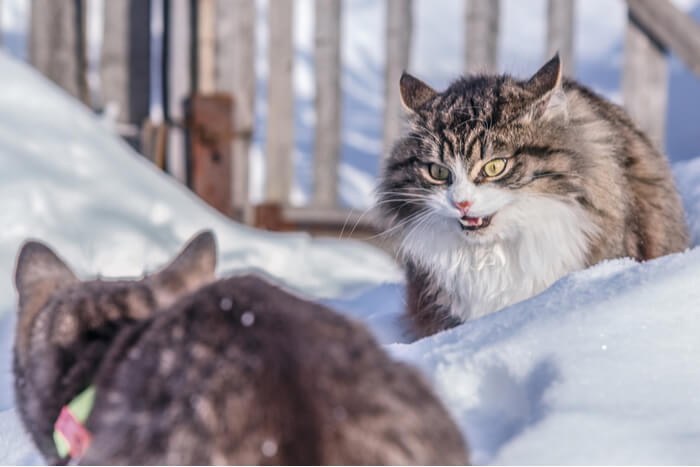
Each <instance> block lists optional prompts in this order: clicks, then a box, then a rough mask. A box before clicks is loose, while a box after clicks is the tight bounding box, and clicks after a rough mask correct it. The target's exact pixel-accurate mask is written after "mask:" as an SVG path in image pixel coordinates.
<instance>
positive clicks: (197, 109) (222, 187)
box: [187, 94, 233, 216]
mask: <svg viewBox="0 0 700 467" xmlns="http://www.w3.org/2000/svg"><path fill="white" fill-rule="evenodd" d="M231 116H232V102H231V96H229V95H228V94H206V95H204V94H195V95H194V96H192V98H191V99H190V101H189V106H188V116H187V126H188V128H189V130H190V142H191V145H192V148H191V151H190V152H191V154H192V190H193V191H194V192H195V193H197V195H199V197H200V198H202V199H203V200H204V201H206V202H207V203H208V204H210V205H211V206H213V207H215V208H216V209H218V210H219V211H220V212H222V213H223V214H225V215H227V216H229V215H231V138H233V125H232V121H231Z"/></svg>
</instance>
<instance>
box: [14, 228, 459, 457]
mask: <svg viewBox="0 0 700 467" xmlns="http://www.w3.org/2000/svg"><path fill="white" fill-rule="evenodd" d="M205 235H207V234H205ZM208 238H209V240H206V241H205V242H199V243H200V244H202V243H203V244H206V245H208V247H207V248H197V249H196V250H198V254H187V252H188V250H189V249H186V250H185V253H184V255H185V256H189V260H186V261H185V260H182V256H183V255H181V256H180V257H178V259H176V260H175V261H173V263H172V264H171V266H170V267H168V268H165V270H164V271H162V272H160V273H158V274H156V275H155V276H152V277H149V278H146V279H144V280H141V281H131V282H129V281H117V282H105V281H89V282H85V283H81V282H79V281H78V280H77V279H76V278H75V276H74V275H73V274H72V273H71V272H70V270H69V269H68V268H67V267H66V266H65V265H64V264H63V263H62V262H61V261H60V260H59V259H58V258H57V257H56V256H55V255H53V254H52V253H50V250H48V248H46V247H43V246H39V244H36V243H31V244H29V245H27V246H26V247H25V248H24V249H23V250H22V253H21V254H20V257H19V260H18V267H17V286H18V289H19V291H20V319H19V322H20V323H21V324H18V330H17V339H16V345H15V376H16V384H17V394H18V397H19V399H18V407H19V410H20V413H21V414H22V418H23V421H24V423H25V425H26V426H27V428H28V430H29V431H30V433H32V435H33V437H34V439H35V441H36V442H37V445H38V446H39V448H40V450H41V451H42V453H43V454H44V456H46V458H47V460H49V461H56V460H57V459H56V458H55V448H54V447H53V442H52V441H51V439H50V434H51V430H52V427H51V424H52V423H53V421H54V420H55V419H56V416H57V415H58V410H59V409H60V407H61V406H63V405H64V404H66V403H67V402H68V401H70V400H71V399H72V398H73V397H75V396H76V395H77V394H78V393H79V392H80V391H81V390H82V389H84V388H85V387H86V386H87V385H88V384H94V385H95V387H96V389H97V391H96V394H97V396H96V400H95V405H94V408H93V410H92V413H91V415H90V417H89V418H88V420H87V422H86V427H87V429H88V430H89V431H90V432H91V433H92V435H93V442H92V445H91V447H90V449H89V450H88V452H87V455H86V457H85V458H83V459H82V462H83V463H86V464H174V463H175V464H416V463H418V464H436V463H441V464H442V463H447V464H463V463H466V462H467V453H466V448H465V446H464V443H463V440H462V438H461V435H460V433H459V430H458V429H457V427H456V426H455V425H454V423H453V422H452V421H451V419H450V417H449V415H448V414H447V412H446V411H445V409H444V408H443V406H442V405H441V404H440V402H439V401H438V400H437V398H436V397H435V396H434V395H433V394H432V392H431V390H430V387H429V385H428V384H427V383H426V382H425V381H424V380H423V378H422V377H421V376H420V375H419V374H418V373H417V372H416V371H415V370H413V369H412V368H410V367H408V366H406V365H404V364H401V363H398V362H395V361H393V360H391V359H390V358H389V357H388V356H387V355H386V353H385V352H384V351H383V350H382V349H381V347H380V346H379V345H378V344H377V343H376V341H375V340H374V339H373V337H372V336H371V335H370V334H369V333H368V332H367V331H366V330H365V328H364V326H362V325H360V324H359V323H356V322H353V321H351V320H349V319H347V318H345V317H343V316H342V315H340V314H337V313H335V312H333V311H331V310H329V309H327V308H325V307H323V306H321V305H318V304H315V303H312V302H309V301H306V300H303V299H301V298H298V297H296V296H293V295H291V294H289V293H288V292H285V291H283V290H282V289H280V288H278V287H275V286H273V285H271V284H270V283H268V282H266V281H264V280H262V279H260V278H257V277H253V276H244V277H232V278H229V279H223V280H220V281H217V282H214V283H212V284H210V285H207V286H204V287H202V288H199V289H198V290H197V291H196V292H194V293H191V294H189V295H188V294H187V292H189V291H191V290H192V288H193V287H194V288H196V287H197V286H198V285H201V284H202V283H205V282H209V281H210V280H211V278H212V277H213V271H214V263H213V261H211V258H215V254H214V250H213V239H211V235H210V234H208ZM210 240H211V241H210ZM197 242H198V240H195V241H194V242H193V243H195V244H196V243H197ZM52 255H53V256H52ZM38 259H41V261H38ZM35 261H38V264H40V265H41V267H38V264H35V263H34V262H35ZM202 266H204V268H203V267H202ZM42 269H45V270H48V271H53V272H52V273H51V274H50V275H49V276H46V275H44V276H42V277H41V279H38V282H37V280H34V281H29V280H28V279H27V278H28V277H29V276H34V277H37V271H40V270H42ZM197 276H202V279H201V280H197V279H196V278H197ZM48 277H50V278H51V280H50V281H49V280H48ZM30 283H31V284H32V286H31V287H30V288H28V289H26V290H25V289H24V287H25V286H27V285H28V284H30ZM179 287H183V289H179ZM164 291H167V293H166V292H164ZM34 297H38V298H34ZM159 303H165V304H166V306H165V307H161V306H159ZM159 309H160V311H158V310H159ZM30 316H31V317H32V318H31V319H29V318H27V317H30Z"/></svg>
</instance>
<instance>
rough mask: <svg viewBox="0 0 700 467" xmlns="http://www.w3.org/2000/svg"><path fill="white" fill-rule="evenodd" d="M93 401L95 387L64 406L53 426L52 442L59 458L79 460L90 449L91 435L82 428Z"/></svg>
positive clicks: (90, 387)
mask: <svg viewBox="0 0 700 467" xmlns="http://www.w3.org/2000/svg"><path fill="white" fill-rule="evenodd" d="M94 401H95V386H88V387H87V389H85V390H84V391H83V392H81V393H80V394H78V395H77V396H76V397H75V399H73V400H72V401H70V403H69V404H68V405H64V406H63V408H62V409H61V413H60V414H59V416H58V419H57V420H56V423H55V424H54V432H53V440H54V443H55V444H56V450H57V451H58V455H59V456H60V457H61V458H64V457H66V456H67V455H69V454H70V457H72V458H73V459H74V460H75V459H80V458H81V457H83V456H84V455H85V452H86V451H87V450H88V447H90V441H92V435H90V432H89V431H88V430H87V429H86V428H85V426H83V423H85V421H86V420H87V419H88V417H89V416H90V412H91V411H92V406H93V404H94Z"/></svg>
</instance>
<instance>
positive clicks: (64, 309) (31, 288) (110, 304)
mask: <svg viewBox="0 0 700 467" xmlns="http://www.w3.org/2000/svg"><path fill="white" fill-rule="evenodd" d="M215 266H216V242H215V240H214V236H213V234H212V233H211V232H203V233H200V234H199V235H197V236H196V237H194V238H193V239H192V240H191V241H190V242H189V243H188V244H187V245H186V246H185V247H184V248H183V250H182V251H181V252H180V253H179V254H178V255H177V256H176V257H175V259H174V260H173V261H171V262H170V264H168V265H167V266H165V267H164V268H163V269H161V270H160V271H158V272H156V273H154V274H151V275H147V276H144V277H142V278H140V279H136V280H100V279H97V280H87V281H81V280H80V279H79V278H78V277H77V276H76V275H75V274H74V273H73V272H72V271H71V270H70V268H69V267H68V266H67V265H66V263H65V262H64V261H63V260H61V259H60V258H59V257H58V255H56V254H55V253H54V252H53V251H52V250H51V249H50V248H49V247H48V246H46V245H44V244H43V243H40V242H37V241H28V242H26V243H25V244H24V245H23V246H22V248H21V250H20V253H19V255H18V257H17V267H16V270H15V286H16V288H17V291H18V293H19V313H18V317H17V326H16V331H15V345H14V368H13V370H14V382H15V394H16V398H17V407H18V410H19V413H20V415H21V417H22V420H23V421H24V424H25V427H26V428H27V430H28V431H29V433H31V435H32V437H33V438H34V441H35V443H36V445H37V446H38V447H39V450H40V451H41V453H42V454H43V455H44V457H45V458H46V459H47V462H49V463H52V462H57V461H58V460H59V459H58V458H57V457H56V455H57V454H56V448H55V446H54V444H53V440H52V432H53V422H54V421H55V420H56V417H57V416H58V413H59V411H60V408H61V407H62V406H63V405H64V404H66V403H68V401H70V399H72V398H73V397H75V396H76V395H77V394H78V393H79V392H80V391H82V390H83V389H85V388H86V387H87V386H88V385H89V384H91V382H92V379H93V378H94V376H95V372H96V371H97V368H98V367H99V364H100V362H101V361H102V359H103V358H104V356H105V355H106V353H107V351H108V350H109V348H110V346H111V345H112V343H113V341H114V339H115V338H116V336H117V335H118V334H119V333H120V332H121V331H122V330H123V329H125V326H129V325H131V324H133V323H135V322H137V321H141V320H143V319H145V318H148V317H149V316H151V315H153V314H154V313H155V312H156V311H157V310H159V309H161V308H164V307H167V306H169V305H171V304H172V303H173V302H175V301H176V300H178V299H179V298H180V297H182V296H184V295H186V294H188V293H190V292H193V291H195V290H196V289H198V288H199V287H201V286H202V285H204V284H206V283H208V282H211V281H213V280H214V269H215Z"/></svg>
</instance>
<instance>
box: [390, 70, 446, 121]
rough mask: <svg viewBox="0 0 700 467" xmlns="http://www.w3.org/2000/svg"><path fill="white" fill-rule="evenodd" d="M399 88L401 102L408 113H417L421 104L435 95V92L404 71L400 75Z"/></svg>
mask: <svg viewBox="0 0 700 467" xmlns="http://www.w3.org/2000/svg"><path fill="white" fill-rule="evenodd" d="M399 87H400V90H401V102H402V103H403V105H404V107H406V109H407V110H408V111H410V112H418V109H419V108H420V107H421V106H422V105H423V104H425V103H426V102H428V101H429V100H430V99H431V98H433V97H435V95H436V94H437V91H435V90H434V89H433V88H431V87H430V86H428V85H427V84H425V83H424V82H423V81H421V80H419V79H418V78H416V77H415V76H412V75H409V74H408V73H406V72H405V71H404V72H403V74H402V75H401V80H400V81H399Z"/></svg>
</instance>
